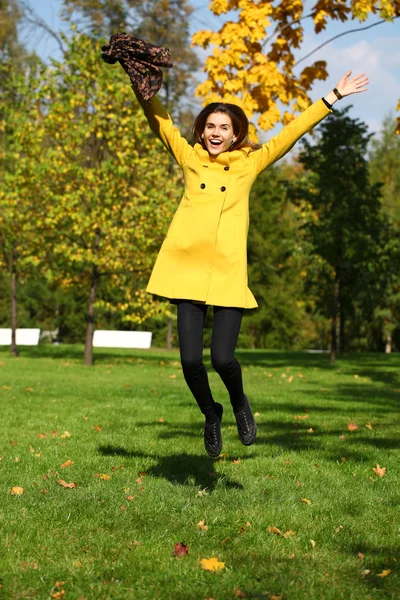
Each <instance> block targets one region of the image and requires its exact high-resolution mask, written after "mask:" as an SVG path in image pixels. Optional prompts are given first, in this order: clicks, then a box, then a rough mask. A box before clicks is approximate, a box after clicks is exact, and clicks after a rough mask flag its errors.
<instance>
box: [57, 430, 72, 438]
mask: <svg viewBox="0 0 400 600" xmlns="http://www.w3.org/2000/svg"><path fill="white" fill-rule="evenodd" d="M60 437H61V438H63V439H65V438H70V437H71V434H70V432H69V431H64V433H62V434H61V435H60Z"/></svg>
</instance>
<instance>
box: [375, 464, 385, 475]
mask: <svg viewBox="0 0 400 600" xmlns="http://www.w3.org/2000/svg"><path fill="white" fill-rule="evenodd" d="M372 470H373V472H374V473H375V475H376V476H377V477H383V476H384V475H385V474H386V467H381V466H379V465H376V467H372Z"/></svg>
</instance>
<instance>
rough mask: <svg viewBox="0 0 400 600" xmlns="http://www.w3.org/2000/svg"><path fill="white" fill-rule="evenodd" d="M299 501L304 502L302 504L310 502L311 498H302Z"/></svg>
mask: <svg viewBox="0 0 400 600" xmlns="http://www.w3.org/2000/svg"><path fill="white" fill-rule="evenodd" d="M301 501H302V502H304V504H311V500H309V499H308V498H302V499H301Z"/></svg>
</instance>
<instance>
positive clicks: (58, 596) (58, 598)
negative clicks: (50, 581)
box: [51, 590, 65, 600]
mask: <svg viewBox="0 0 400 600" xmlns="http://www.w3.org/2000/svg"><path fill="white" fill-rule="evenodd" d="M64 596H65V590H60V591H59V592H53V593H52V594H51V597H52V598H53V600H62V599H63V598H64Z"/></svg>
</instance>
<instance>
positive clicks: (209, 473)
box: [98, 446, 250, 491]
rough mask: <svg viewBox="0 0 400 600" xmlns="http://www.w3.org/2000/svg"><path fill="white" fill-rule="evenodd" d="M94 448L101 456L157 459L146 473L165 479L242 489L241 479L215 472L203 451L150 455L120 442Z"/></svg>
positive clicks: (213, 460)
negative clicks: (115, 444)
mask: <svg viewBox="0 0 400 600" xmlns="http://www.w3.org/2000/svg"><path fill="white" fill-rule="evenodd" d="M98 451H99V453H100V454H102V455H103V456H123V457H125V458H145V459H151V460H157V461H158V463H157V464H156V465H153V466H152V467H149V468H148V469H147V471H146V473H147V474H148V475H152V476H153V477H161V478H163V479H166V480H168V481H170V482H171V483H173V484H177V485H190V486H196V487H201V488H202V489H204V488H207V490H209V491H212V490H214V489H215V488H216V487H217V485H218V487H224V488H227V489H237V490H241V489H243V486H242V484H241V483H238V482H236V481H232V480H230V479H228V478H227V477H225V476H223V475H220V474H219V473H216V471H215V459H213V458H211V457H209V456H206V455H193V454H186V453H181V454H171V455H169V456H154V454H145V453H144V452H137V451H131V450H127V449H126V448H123V447H120V446H99V448H98ZM247 458H250V457H247Z"/></svg>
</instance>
